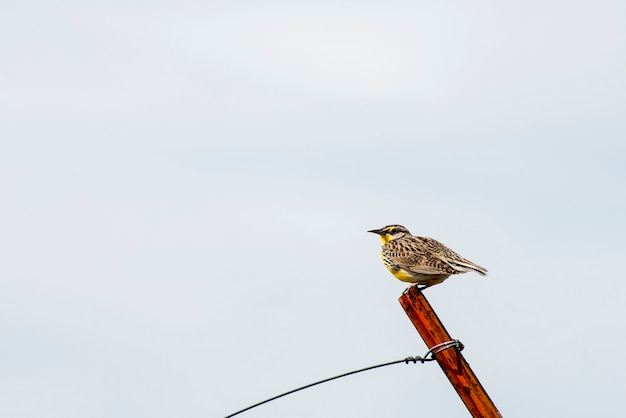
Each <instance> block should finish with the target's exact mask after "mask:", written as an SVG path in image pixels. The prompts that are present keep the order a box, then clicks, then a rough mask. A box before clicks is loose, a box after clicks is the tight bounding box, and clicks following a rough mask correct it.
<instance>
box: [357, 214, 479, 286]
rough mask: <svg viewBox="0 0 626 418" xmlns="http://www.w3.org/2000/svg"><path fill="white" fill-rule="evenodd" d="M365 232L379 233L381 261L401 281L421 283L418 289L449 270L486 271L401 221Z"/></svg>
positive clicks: (441, 277) (436, 281) (459, 271)
mask: <svg viewBox="0 0 626 418" xmlns="http://www.w3.org/2000/svg"><path fill="white" fill-rule="evenodd" d="M367 232H373V233H375V234H378V235H380V239H381V240H382V242H383V248H382V258H383V263H384V264H385V267H387V269H388V270H389V271H390V272H391V274H393V275H394V276H395V277H396V278H397V279H399V280H402V281H403V282H409V283H415V284H414V286H415V285H423V287H421V288H420V289H425V288H427V287H429V286H432V285H435V284H439V283H441V282H443V281H444V280H446V279H447V278H448V277H450V275H452V274H459V273H466V272H468V271H475V272H477V273H479V274H481V275H483V276H484V275H486V274H487V269H486V268H484V267H481V266H479V265H477V264H474V263H472V262H471V261H469V260H466V259H465V258H463V257H461V256H460V255H458V254H457V253H455V252H454V251H452V250H451V249H449V248H448V247H446V246H445V245H443V244H442V243H440V242H439V241H436V240H434V239H432V238H427V237H417V236H414V235H411V233H410V232H409V230H408V229H406V228H405V227H403V226H402V225H388V226H386V227H384V228H381V229H373V230H371V231H367ZM408 289H409V288H407V289H406V290H405V292H406V291H407V290H408Z"/></svg>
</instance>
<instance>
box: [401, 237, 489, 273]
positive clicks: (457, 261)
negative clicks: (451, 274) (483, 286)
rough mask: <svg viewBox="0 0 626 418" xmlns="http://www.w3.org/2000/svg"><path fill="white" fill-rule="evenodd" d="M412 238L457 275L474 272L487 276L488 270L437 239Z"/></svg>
mask: <svg viewBox="0 0 626 418" xmlns="http://www.w3.org/2000/svg"><path fill="white" fill-rule="evenodd" d="M412 238H413V239H415V240H416V241H419V242H420V243H421V244H420V245H421V246H423V248H424V249H425V252H427V253H428V254H430V255H431V256H432V257H433V258H436V259H438V260H439V261H440V262H442V263H444V264H446V265H447V266H448V267H450V268H452V269H453V270H455V272H456V273H465V272H467V271H470V270H473V271H475V272H477V273H479V274H482V275H483V276H484V275H485V274H487V269H486V268H484V267H481V266H479V265H478V264H475V263H473V262H471V261H469V260H468V259H466V258H464V257H461V256H460V255H459V254H457V253H455V252H454V251H452V250H451V249H450V248H448V247H446V246H445V245H443V244H442V243H440V242H439V241H437V240H435V239H432V238H428V237H415V236H414V237H412Z"/></svg>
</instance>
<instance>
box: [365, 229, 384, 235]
mask: <svg viewBox="0 0 626 418" xmlns="http://www.w3.org/2000/svg"><path fill="white" fill-rule="evenodd" d="M367 232H373V233H374V234H378V235H382V234H383V230H382V229H372V230H371V231H367Z"/></svg>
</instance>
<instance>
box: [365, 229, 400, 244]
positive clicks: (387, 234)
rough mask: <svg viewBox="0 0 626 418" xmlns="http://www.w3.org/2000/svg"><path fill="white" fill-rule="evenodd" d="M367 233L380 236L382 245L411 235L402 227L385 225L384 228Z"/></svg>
mask: <svg viewBox="0 0 626 418" xmlns="http://www.w3.org/2000/svg"><path fill="white" fill-rule="evenodd" d="M367 232H373V233H374V234H378V235H380V239H381V241H382V242H383V244H386V243H387V242H389V241H391V240H394V239H399V238H402V237H404V236H407V235H411V233H410V232H409V230H408V229H406V228H405V227H403V226H402V225H387V226H386V227H384V228H380V229H372V230H371V231H367Z"/></svg>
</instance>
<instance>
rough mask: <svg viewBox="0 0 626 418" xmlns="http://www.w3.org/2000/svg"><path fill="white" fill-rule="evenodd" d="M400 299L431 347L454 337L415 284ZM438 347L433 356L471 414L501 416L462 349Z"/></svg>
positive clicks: (480, 417) (481, 416) (476, 415)
mask: <svg viewBox="0 0 626 418" xmlns="http://www.w3.org/2000/svg"><path fill="white" fill-rule="evenodd" d="M399 301H400V304H401V305H402V307H403V308H404V310H405V312H406V314H407V315H408V316H409V319H411V322H413V325H415V328H416V329H417V332H419V334H420V335H421V336H422V339H423V340H424V342H425V343H426V345H427V346H428V349H432V347H434V346H435V345H437V344H441V343H445V342H448V341H452V338H450V334H448V331H446V329H445V328H444V326H443V324H442V323H441V321H440V320H439V318H438V317H437V314H436V313H435V311H433V309H432V307H431V306H430V303H428V301H427V300H426V298H425V297H424V295H423V294H422V292H421V291H420V290H419V289H418V288H417V287H416V286H413V287H411V288H410V289H409V291H408V292H407V293H405V294H403V295H402V296H401V297H400V299H399ZM437 351H438V350H434V352H433V357H434V358H435V359H436V360H437V363H439V366H441V369H442V370H443V372H444V373H445V375H446V376H447V377H448V380H450V383H452V386H453V387H454V389H455V390H456V392H457V393H458V394H459V396H460V397H461V400H462V401H463V403H464V404H465V406H466V407H467V409H469V411H470V413H471V414H472V417H474V418H497V417H502V415H500V412H498V409H497V408H496V406H495V405H494V403H493V402H492V401H491V399H490V398H489V395H487V392H485V389H484V388H483V387H482V385H481V384H480V382H479V381H478V378H476V375H475V374H474V372H473V371H472V369H470V366H469V364H467V361H465V358H464V357H463V355H462V354H461V352H460V351H459V350H457V349H456V347H450V348H446V349H443V350H441V351H438V352H437Z"/></svg>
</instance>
